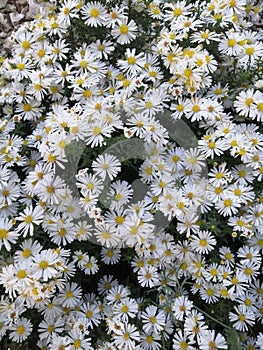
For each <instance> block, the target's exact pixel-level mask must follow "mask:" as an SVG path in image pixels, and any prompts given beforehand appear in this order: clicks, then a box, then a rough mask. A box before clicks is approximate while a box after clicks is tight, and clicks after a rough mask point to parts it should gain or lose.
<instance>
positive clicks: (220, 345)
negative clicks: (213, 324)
mask: <svg viewBox="0 0 263 350" xmlns="http://www.w3.org/2000/svg"><path fill="white" fill-rule="evenodd" d="M199 346H200V350H211V349H214V350H216V349H228V346H227V343H226V340H225V338H224V337H223V336H222V334H220V333H217V334H216V333H215V331H214V330H211V331H210V330H206V331H205V332H204V334H203V336H202V337H201V339H200V342H199Z"/></svg>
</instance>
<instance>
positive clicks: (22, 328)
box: [16, 325, 26, 335]
mask: <svg viewBox="0 0 263 350" xmlns="http://www.w3.org/2000/svg"><path fill="white" fill-rule="evenodd" d="M25 330H26V329H25V326H23V325H20V326H18V327H17V328H16V331H17V334H19V335H22V334H24V333H25Z"/></svg>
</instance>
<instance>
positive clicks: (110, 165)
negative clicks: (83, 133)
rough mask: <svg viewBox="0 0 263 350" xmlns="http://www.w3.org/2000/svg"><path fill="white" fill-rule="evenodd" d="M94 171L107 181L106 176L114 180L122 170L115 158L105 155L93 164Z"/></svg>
mask: <svg viewBox="0 0 263 350" xmlns="http://www.w3.org/2000/svg"><path fill="white" fill-rule="evenodd" d="M92 169H93V170H94V172H95V174H96V175H99V176H100V177H101V178H102V180H105V178H106V176H108V177H109V178H110V180H113V178H114V177H116V176H117V174H118V172H119V171H120V170H121V163H120V161H119V160H118V159H117V158H116V157H115V156H113V155H111V154H108V153H104V154H101V155H99V156H98V158H97V159H96V160H95V161H93V162H92Z"/></svg>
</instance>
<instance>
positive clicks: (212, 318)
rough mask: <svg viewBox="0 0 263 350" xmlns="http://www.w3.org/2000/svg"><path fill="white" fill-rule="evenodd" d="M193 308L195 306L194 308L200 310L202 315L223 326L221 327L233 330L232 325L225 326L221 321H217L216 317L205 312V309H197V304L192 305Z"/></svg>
mask: <svg viewBox="0 0 263 350" xmlns="http://www.w3.org/2000/svg"><path fill="white" fill-rule="evenodd" d="M194 308H195V309H196V310H198V311H200V312H201V313H203V314H204V315H206V316H207V317H209V318H210V319H211V320H213V321H215V322H216V323H218V324H220V325H221V326H223V327H225V328H228V329H230V330H231V331H232V330H233V328H232V327H229V326H227V325H226V324H224V323H223V322H220V321H218V320H217V319H216V318H214V317H213V316H211V315H209V314H208V313H207V312H205V311H203V310H201V309H199V307H197V306H195V305H194Z"/></svg>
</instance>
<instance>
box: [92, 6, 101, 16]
mask: <svg viewBox="0 0 263 350" xmlns="http://www.w3.org/2000/svg"><path fill="white" fill-rule="evenodd" d="M99 14H100V12H99V10H98V9H96V8H95V7H93V8H92V9H91V10H90V15H91V17H94V18H97V17H98V16H99Z"/></svg>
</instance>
